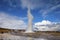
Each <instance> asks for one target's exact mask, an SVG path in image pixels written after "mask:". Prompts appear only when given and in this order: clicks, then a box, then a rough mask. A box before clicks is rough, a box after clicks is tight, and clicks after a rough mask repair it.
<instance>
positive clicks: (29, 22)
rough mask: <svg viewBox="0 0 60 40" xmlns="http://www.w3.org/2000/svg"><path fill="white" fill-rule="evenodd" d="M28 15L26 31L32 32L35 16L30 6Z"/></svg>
mask: <svg viewBox="0 0 60 40" xmlns="http://www.w3.org/2000/svg"><path fill="white" fill-rule="evenodd" d="M27 13H28V14H27V16H28V27H27V30H26V33H30V32H33V31H32V20H33V16H32V14H31V12H30V8H28V11H27Z"/></svg>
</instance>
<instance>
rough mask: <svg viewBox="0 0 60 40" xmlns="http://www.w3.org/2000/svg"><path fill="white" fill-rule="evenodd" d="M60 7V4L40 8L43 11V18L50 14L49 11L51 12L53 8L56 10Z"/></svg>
mask: <svg viewBox="0 0 60 40" xmlns="http://www.w3.org/2000/svg"><path fill="white" fill-rule="evenodd" d="M59 7H60V4H59V5H56V6H53V7H51V8H48V9H46V10H40V13H42V16H43V18H45V17H46V16H47V15H48V13H49V12H51V11H53V10H56V9H57V8H59Z"/></svg>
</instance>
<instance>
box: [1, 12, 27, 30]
mask: <svg viewBox="0 0 60 40" xmlns="http://www.w3.org/2000/svg"><path fill="white" fill-rule="evenodd" d="M0 28H9V29H25V28H26V23H25V22H24V21H23V20H21V19H20V18H18V17H16V16H11V15H8V14H7V13H3V12H0Z"/></svg>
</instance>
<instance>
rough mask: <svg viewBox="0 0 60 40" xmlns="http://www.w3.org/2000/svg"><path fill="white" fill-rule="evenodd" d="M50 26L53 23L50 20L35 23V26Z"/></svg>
mask: <svg viewBox="0 0 60 40" xmlns="http://www.w3.org/2000/svg"><path fill="white" fill-rule="evenodd" d="M48 24H51V22H50V21H48V20H43V21H42V22H37V23H35V25H48Z"/></svg>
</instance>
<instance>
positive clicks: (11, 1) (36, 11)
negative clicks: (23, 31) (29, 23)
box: [0, 0, 60, 22]
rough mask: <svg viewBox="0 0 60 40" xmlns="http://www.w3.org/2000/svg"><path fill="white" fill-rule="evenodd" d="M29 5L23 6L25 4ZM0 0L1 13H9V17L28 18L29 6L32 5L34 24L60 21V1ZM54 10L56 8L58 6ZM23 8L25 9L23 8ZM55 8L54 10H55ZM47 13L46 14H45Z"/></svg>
mask: <svg viewBox="0 0 60 40" xmlns="http://www.w3.org/2000/svg"><path fill="white" fill-rule="evenodd" d="M25 1H26V3H28V4H26V3H25V4H23V2H25ZM25 1H24V0H22V1H21V0H0V11H3V12H7V13H8V14H9V15H13V16H18V17H22V18H23V17H27V10H28V8H27V6H28V5H30V8H31V14H32V15H33V16H34V22H38V21H42V20H50V21H59V20H60V0H45V1H44V0H28V1H27V0H25ZM58 5H59V7H56V8H54V7H55V6H58ZM22 6H23V7H22ZM53 8H54V9H53ZM44 12H46V14H45V13H44Z"/></svg>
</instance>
